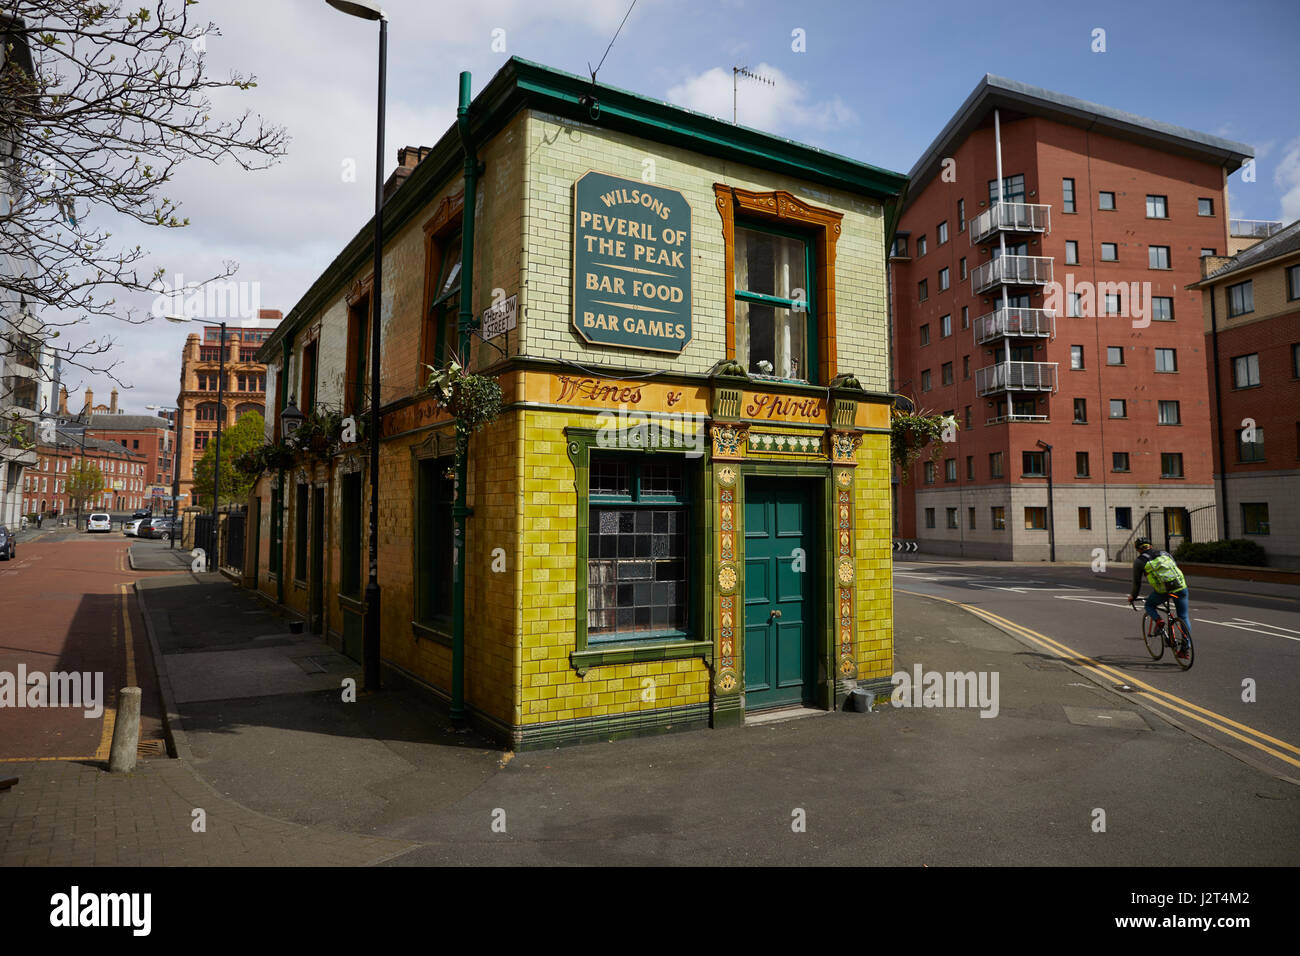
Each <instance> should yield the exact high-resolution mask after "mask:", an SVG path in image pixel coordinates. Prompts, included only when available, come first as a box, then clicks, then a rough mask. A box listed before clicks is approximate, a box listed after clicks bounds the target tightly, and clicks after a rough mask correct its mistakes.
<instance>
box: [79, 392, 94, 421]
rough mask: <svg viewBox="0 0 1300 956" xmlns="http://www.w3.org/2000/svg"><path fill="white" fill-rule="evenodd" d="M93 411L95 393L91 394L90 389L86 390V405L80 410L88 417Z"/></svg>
mask: <svg viewBox="0 0 1300 956" xmlns="http://www.w3.org/2000/svg"><path fill="white" fill-rule="evenodd" d="M94 409H95V393H94V392H92V391H91V390H90V389H86V405H85V407H84V408H83V409H82V411H83V412H85V413H86V414H87V415H89V414H90V413H91V412H92V411H94Z"/></svg>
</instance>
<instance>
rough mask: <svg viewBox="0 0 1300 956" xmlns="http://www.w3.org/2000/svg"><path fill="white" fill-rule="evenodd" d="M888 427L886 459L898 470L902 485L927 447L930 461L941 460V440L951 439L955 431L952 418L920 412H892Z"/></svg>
mask: <svg viewBox="0 0 1300 956" xmlns="http://www.w3.org/2000/svg"><path fill="white" fill-rule="evenodd" d="M890 425H891V431H890V439H889V457H890V458H891V459H892V461H893V463H894V464H895V465H897V466H898V468H899V472H900V480H902V481H907V473H908V472H909V471H910V470H911V467H912V465H913V464H914V463H915V462H916V460H917V459H918V458H920V457H921V453H922V452H923V451H924V450H925V448H926V447H927V446H929V447H930V460H931V461H937V460H938V459H939V458H940V457H942V455H943V445H944V439H945V436H947V437H948V438H949V440H952V439H954V438H955V436H956V434H957V427H958V426H957V419H956V418H955V417H953V416H952V415H928V414H925V413H923V412H916V413H905V412H894V415H893V420H892V422H891V423H890Z"/></svg>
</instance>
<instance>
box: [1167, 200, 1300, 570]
mask: <svg viewBox="0 0 1300 956" xmlns="http://www.w3.org/2000/svg"><path fill="white" fill-rule="evenodd" d="M1234 231H1236V230H1234ZM1205 271H1206V273H1207V275H1206V278H1205V279H1204V280H1202V281H1201V282H1198V283H1196V284H1195V285H1194V286H1193V288H1194V289H1199V290H1201V292H1202V293H1203V303H1204V319H1205V336H1206V339H1205V341H1206V356H1207V363H1208V367H1209V374H1210V398H1211V405H1210V416H1211V422H1212V427H1213V444H1212V449H1213V453H1214V478H1215V482H1216V483H1217V485H1218V489H1217V490H1218V501H1219V508H1220V522H1221V527H1222V529H1223V535H1224V537H1230V538H1249V539H1251V540H1254V541H1257V542H1259V544H1261V545H1262V546H1263V548H1264V550H1265V552H1267V554H1268V557H1269V563H1270V564H1271V565H1273V566H1275V567H1283V568H1300V502H1297V496H1298V492H1300V222H1293V223H1292V224H1291V225H1289V226H1287V227H1286V228H1285V229H1282V230H1281V231H1279V232H1278V233H1276V234H1275V235H1273V236H1271V237H1270V238H1268V239H1265V240H1264V241H1263V242H1260V243H1259V244H1258V245H1256V246H1253V247H1251V248H1249V249H1247V250H1246V251H1244V252H1242V253H1241V254H1240V255H1237V256H1235V257H1234V258H1231V259H1227V258H1212V259H1206V260H1205Z"/></svg>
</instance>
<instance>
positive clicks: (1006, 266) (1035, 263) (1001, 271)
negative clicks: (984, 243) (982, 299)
mask: <svg viewBox="0 0 1300 956" xmlns="http://www.w3.org/2000/svg"><path fill="white" fill-rule="evenodd" d="M970 281H971V288H972V289H973V290H974V291H975V293H976V294H977V295H978V294H979V293H981V292H983V291H985V290H986V289H991V288H993V287H994V286H995V285H1047V284H1048V283H1049V282H1051V281H1052V258H1051V256H999V257H998V258H996V259H993V260H991V261H989V262H986V263H984V264H983V265H980V266H976V267H975V268H974V269H972V270H971V273H970Z"/></svg>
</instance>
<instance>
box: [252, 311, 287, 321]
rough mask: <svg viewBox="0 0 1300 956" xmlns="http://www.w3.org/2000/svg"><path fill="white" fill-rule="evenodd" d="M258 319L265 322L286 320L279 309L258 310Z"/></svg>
mask: <svg viewBox="0 0 1300 956" xmlns="http://www.w3.org/2000/svg"><path fill="white" fill-rule="evenodd" d="M257 317H258V318H259V319H264V320H273V321H276V322H279V321H280V320H282V319H283V318H284V313H283V312H281V311H280V310H279V309H258V310H257Z"/></svg>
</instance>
